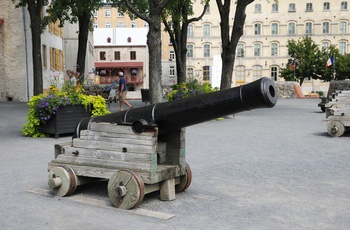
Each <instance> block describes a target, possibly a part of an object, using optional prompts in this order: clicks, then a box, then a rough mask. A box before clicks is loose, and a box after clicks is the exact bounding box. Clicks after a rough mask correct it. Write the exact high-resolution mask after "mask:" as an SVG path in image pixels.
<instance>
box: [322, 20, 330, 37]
mask: <svg viewBox="0 0 350 230" xmlns="http://www.w3.org/2000/svg"><path fill="white" fill-rule="evenodd" d="M322 33H324V34H329V22H323V23H322Z"/></svg>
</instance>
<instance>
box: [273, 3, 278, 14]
mask: <svg viewBox="0 0 350 230" xmlns="http://www.w3.org/2000/svg"><path fill="white" fill-rule="evenodd" d="M272 12H278V4H277V3H273V4H272Z"/></svg>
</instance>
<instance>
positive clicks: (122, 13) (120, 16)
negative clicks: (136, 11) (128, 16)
mask: <svg viewBox="0 0 350 230" xmlns="http://www.w3.org/2000/svg"><path fill="white" fill-rule="evenodd" d="M122 17H124V12H123V11H120V9H118V18H122Z"/></svg>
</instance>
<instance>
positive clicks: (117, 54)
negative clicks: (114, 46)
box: [114, 51, 120, 60]
mask: <svg viewBox="0 0 350 230" xmlns="http://www.w3.org/2000/svg"><path fill="white" fill-rule="evenodd" d="M114 60H120V51H114Z"/></svg>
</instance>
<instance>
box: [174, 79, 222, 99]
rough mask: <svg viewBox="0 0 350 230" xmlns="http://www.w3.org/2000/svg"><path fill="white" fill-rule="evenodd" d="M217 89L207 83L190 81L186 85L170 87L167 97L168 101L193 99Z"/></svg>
mask: <svg viewBox="0 0 350 230" xmlns="http://www.w3.org/2000/svg"><path fill="white" fill-rule="evenodd" d="M217 90H218V88H217V87H215V88H213V87H212V86H211V84H209V83H203V84H201V83H199V82H198V81H197V80H190V81H188V82H186V83H180V84H175V85H173V86H172V91H171V92H170V93H169V95H168V100H169V101H173V100H178V99H182V98H187V97H193V96H196V95H200V94H205V93H210V92H215V91H217Z"/></svg>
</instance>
